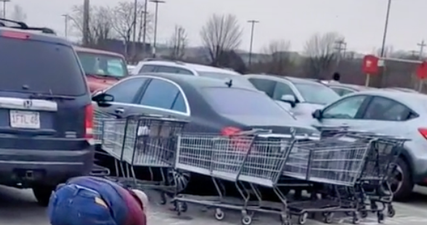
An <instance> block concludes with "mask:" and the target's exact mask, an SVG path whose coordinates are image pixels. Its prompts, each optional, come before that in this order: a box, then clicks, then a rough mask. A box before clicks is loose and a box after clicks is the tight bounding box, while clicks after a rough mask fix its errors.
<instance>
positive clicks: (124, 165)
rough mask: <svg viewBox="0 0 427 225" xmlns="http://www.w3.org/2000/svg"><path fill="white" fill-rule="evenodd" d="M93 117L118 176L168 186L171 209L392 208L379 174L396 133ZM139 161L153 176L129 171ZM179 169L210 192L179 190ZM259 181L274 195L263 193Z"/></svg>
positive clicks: (286, 220)
mask: <svg viewBox="0 0 427 225" xmlns="http://www.w3.org/2000/svg"><path fill="white" fill-rule="evenodd" d="M96 121H97V124H96V131H97V132H96V133H97V139H98V144H100V145H101V146H102V149H103V150H104V151H105V152H106V153H107V154H109V155H110V156H112V157H113V158H114V159H115V168H116V175H118V174H120V175H119V176H120V178H119V179H118V181H119V182H122V183H124V184H126V185H131V186H133V187H134V188H156V189H158V190H161V191H162V193H169V196H171V197H172V199H171V202H172V203H173V204H174V205H175V210H176V211H177V213H178V214H181V213H182V212H185V211H186V210H187V203H191V204H196V205H203V206H206V207H207V208H212V209H214V211H215V213H214V215H215V218H216V219H217V220H223V219H224V218H225V211H226V210H238V211H240V212H241V214H242V217H241V222H242V224H245V225H248V224H251V223H252V219H253V216H254V215H255V214H256V213H270V214H276V215H278V216H279V218H280V220H281V223H282V224H285V225H288V224H291V221H292V217H293V216H296V217H297V221H298V223H299V224H304V223H305V222H306V220H307V218H308V217H309V216H311V215H312V214H314V213H320V214H321V215H322V216H323V219H324V221H325V222H326V223H330V222H332V219H333V217H334V215H335V214H338V213H339V214H343V215H345V214H347V215H348V216H350V218H351V219H352V222H353V223H355V224H357V223H359V222H360V220H361V218H363V217H366V216H367V214H368V212H374V213H376V214H377V217H378V221H379V222H383V221H384V219H385V214H384V211H387V214H389V216H393V215H394V213H395V212H394V208H393V206H392V192H391V190H390V188H389V186H388V185H387V177H388V175H389V174H390V172H391V170H392V169H393V166H392V165H393V162H394V161H395V160H396V157H397V156H398V155H399V154H400V152H399V150H400V149H401V148H400V147H401V146H402V145H403V144H404V142H405V141H407V139H404V138H398V137H390V136H385V135H379V134H373V133H368V132H361V131H350V130H348V129H345V128H342V127H341V128H327V129H324V128H323V132H322V135H321V136H310V135H301V134H297V133H291V134H273V133H271V132H269V131H264V130H252V131H247V132H242V133H239V134H235V135H231V136H220V135H217V134H194V133H183V128H184V127H185V125H186V123H187V122H186V121H182V120H177V119H173V118H164V117H159V116H152V115H137V116H129V117H127V118H111V117H108V116H102V115H100V114H98V116H97V120H96ZM291 130H292V129H291ZM139 167H145V168H147V169H148V170H150V171H151V170H158V171H159V173H158V174H160V177H161V179H160V180H158V181H155V180H156V179H155V178H154V177H150V178H149V179H148V181H147V180H144V181H143V180H141V179H140V178H138V176H137V174H136V173H135V169H136V168H139ZM150 173H151V172H150ZM151 174H153V173H151ZM171 174H173V175H172V176H171ZM177 174H178V175H177ZM179 174H187V175H186V176H188V174H198V175H204V176H207V177H210V178H211V179H212V182H213V184H214V186H215V188H216V190H217V193H218V194H217V196H214V197H212V196H210V197H202V196H193V195H185V194H179V193H180V191H182V190H183V189H185V186H186V184H187V183H186V182H182V181H180V177H181V176H179ZM225 182H228V183H230V182H231V183H233V185H234V188H235V189H236V190H237V191H238V193H239V195H240V196H239V197H238V198H237V200H236V199H235V198H233V199H232V198H230V197H229V196H227V195H226V193H225V190H224V183H225ZM290 185H292V187H290ZM295 187H304V188H305V189H306V190H307V191H308V192H309V195H307V196H306V197H304V198H299V199H292V197H290V196H289V195H287V192H288V191H289V190H290V189H295ZM263 188H264V189H265V188H267V189H268V190H271V192H273V193H274V194H275V196H276V197H277V199H278V200H279V201H266V200H265V199H264V198H263V192H262V189H263ZM162 196H163V202H164V203H166V195H165V194H162Z"/></svg>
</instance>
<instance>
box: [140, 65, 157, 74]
mask: <svg viewBox="0 0 427 225" xmlns="http://www.w3.org/2000/svg"><path fill="white" fill-rule="evenodd" d="M155 68H156V66H154V65H143V66H142V68H141V69H140V70H139V71H138V74H139V73H144V72H154V69H155Z"/></svg>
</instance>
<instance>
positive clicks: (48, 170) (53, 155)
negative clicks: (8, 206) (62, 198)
mask: <svg viewBox="0 0 427 225" xmlns="http://www.w3.org/2000/svg"><path fill="white" fill-rule="evenodd" d="M93 154H94V148H93V146H91V145H88V146H87V147H86V148H85V149H82V150H20V149H1V148H0V184H5V185H9V186H17V187H24V188H25V187H30V186H32V184H42V185H56V184H58V183H60V182H64V181H66V180H67V179H68V178H71V177H75V176H81V175H87V174H89V173H90V171H91V169H92V165H93Z"/></svg>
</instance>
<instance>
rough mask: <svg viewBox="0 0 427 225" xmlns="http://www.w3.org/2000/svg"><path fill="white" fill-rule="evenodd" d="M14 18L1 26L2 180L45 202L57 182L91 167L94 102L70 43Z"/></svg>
mask: <svg viewBox="0 0 427 225" xmlns="http://www.w3.org/2000/svg"><path fill="white" fill-rule="evenodd" d="M0 21H4V19H0ZM8 22H9V23H11V21H8ZM12 22H13V24H14V25H15V26H16V27H14V28H13V29H12V28H7V27H4V26H3V27H2V26H0V49H1V50H0V77H1V82H0V86H1V87H0V90H1V91H0V117H1V120H0V127H1V128H0V133H1V136H0V152H1V154H0V161H1V162H0V184H2V185H7V186H11V187H17V188H32V189H33V192H34V195H35V197H36V199H37V200H38V202H39V203H40V204H41V205H47V204H48V201H49V197H50V194H51V192H52V190H53V188H54V187H56V185H58V184H59V183H61V182H64V181H66V180H67V179H69V178H71V177H74V176H81V175H87V174H89V172H90V171H91V169H92V164H93V154H94V150H93V146H92V145H91V142H92V129H93V127H92V124H93V107H92V104H91V99H90V93H89V91H88V88H87V84H86V79H85V75H84V72H83V70H82V68H81V66H80V64H79V60H78V58H77V56H76V53H75V51H74V49H73V46H72V44H71V43H70V42H69V41H67V40H65V39H62V38H59V37H57V36H55V35H52V34H51V33H50V34H48V35H46V34H42V33H40V32H36V31H34V30H38V31H40V28H32V27H27V26H26V25H25V24H22V23H20V22H19V23H18V22H15V21H12Z"/></svg>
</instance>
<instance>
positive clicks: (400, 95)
mask: <svg viewBox="0 0 427 225" xmlns="http://www.w3.org/2000/svg"><path fill="white" fill-rule="evenodd" d="M353 95H371V96H380V97H386V98H389V99H393V100H396V101H398V102H401V103H403V104H405V105H407V106H408V107H410V108H412V109H414V110H415V111H424V109H425V108H424V107H425V106H424V103H427V95H424V94H420V93H411V92H398V91H388V90H382V89H378V90H369V91H363V92H357V93H353V94H349V95H347V96H353Z"/></svg>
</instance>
